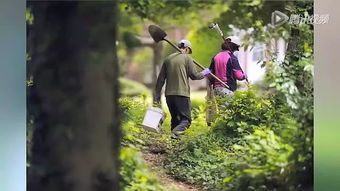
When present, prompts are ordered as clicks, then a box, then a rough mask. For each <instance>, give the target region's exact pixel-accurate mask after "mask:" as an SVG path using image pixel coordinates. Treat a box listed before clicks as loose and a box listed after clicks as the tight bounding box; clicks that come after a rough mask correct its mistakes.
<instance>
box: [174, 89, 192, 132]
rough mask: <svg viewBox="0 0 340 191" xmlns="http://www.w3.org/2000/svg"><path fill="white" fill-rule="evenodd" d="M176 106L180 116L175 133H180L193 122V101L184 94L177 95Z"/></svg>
mask: <svg viewBox="0 0 340 191" xmlns="http://www.w3.org/2000/svg"><path fill="white" fill-rule="evenodd" d="M175 103H176V108H177V114H178V115H179V117H180V122H179V124H178V125H177V126H176V127H175V128H174V129H173V131H172V132H173V133H174V134H176V135H180V134H183V133H184V130H186V129H187V128H189V126H190V124H191V103H190V98H188V97H184V96H176V100H175Z"/></svg>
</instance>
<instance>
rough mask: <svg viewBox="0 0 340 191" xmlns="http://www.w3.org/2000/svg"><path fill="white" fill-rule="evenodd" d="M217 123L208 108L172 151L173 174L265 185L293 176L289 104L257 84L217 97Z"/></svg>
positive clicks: (228, 184) (215, 183)
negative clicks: (208, 118)
mask: <svg viewBox="0 0 340 191" xmlns="http://www.w3.org/2000/svg"><path fill="white" fill-rule="evenodd" d="M218 103H219V106H220V107H219V108H220V109H219V113H218V116H217V120H216V122H215V123H214V124H213V127H212V128H211V129H210V127H208V126H206V125H205V121H204V111H203V110H200V113H199V114H198V117H197V119H195V121H194V122H193V124H192V126H191V128H189V129H188V130H187V131H186V135H184V136H183V137H182V139H181V140H180V141H179V143H177V144H176V145H177V146H176V147H174V149H173V150H172V151H171V152H169V153H168V157H167V160H166V168H167V169H168V171H169V174H171V175H172V176H174V177H176V178H178V179H180V180H184V181H188V182H191V183H195V184H198V185H201V187H202V189H203V190H219V191H220V190H261V189H262V190H265V188H278V187H280V186H284V183H286V182H290V181H291V179H292V178H290V177H289V176H288V174H289V172H290V169H291V168H292V164H293V162H292V161H291V159H290V157H291V155H292V153H293V151H294V148H293V146H292V145H291V142H293V139H294V135H295V133H296V122H295V121H294V120H293V119H292V117H291V114H290V110H289V109H288V108H287V106H286V105H285V104H284V103H282V102H280V100H276V99H275V98H273V97H268V98H263V97H258V96H256V95H255V93H254V92H253V90H250V91H246V92H236V93H235V96H234V97H233V98H232V99H227V98H225V99H219V100H218Z"/></svg>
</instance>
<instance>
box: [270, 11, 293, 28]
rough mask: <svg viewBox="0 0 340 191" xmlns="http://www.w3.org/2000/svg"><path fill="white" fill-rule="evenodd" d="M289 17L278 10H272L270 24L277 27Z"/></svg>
mask: <svg viewBox="0 0 340 191" xmlns="http://www.w3.org/2000/svg"><path fill="white" fill-rule="evenodd" d="M288 19H289V17H288V16H287V15H285V14H284V13H282V12H280V11H274V12H273V13H272V25H273V26H274V27H278V26H281V25H283V24H284V23H286V22H287V21H288Z"/></svg>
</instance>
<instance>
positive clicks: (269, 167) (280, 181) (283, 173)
mask: <svg viewBox="0 0 340 191" xmlns="http://www.w3.org/2000/svg"><path fill="white" fill-rule="evenodd" d="M244 139H245V144H244V145H237V144H235V145H234V146H233V148H234V149H235V150H236V151H237V152H239V154H238V156H239V158H238V161H237V163H236V164H235V167H234V168H235V171H232V173H231V175H230V176H228V177H226V178H224V180H223V181H224V184H225V187H224V189H223V190H294V189H295V188H294V186H293V185H290V184H289V183H290V180H291V178H290V174H289V172H290V171H291V168H292V165H291V164H292V161H291V160H290V157H291V155H292V153H293V151H294V149H293V147H292V146H291V145H290V144H285V143H284V142H283V140H282V139H281V138H280V137H279V136H277V135H275V133H274V132H273V131H272V130H270V129H268V128H263V129H261V130H260V129H256V130H255V131H254V133H252V134H251V135H247V136H245V137H244ZM290 186H291V187H290Z"/></svg>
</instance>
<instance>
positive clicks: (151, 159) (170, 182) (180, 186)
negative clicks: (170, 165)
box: [143, 151, 198, 191]
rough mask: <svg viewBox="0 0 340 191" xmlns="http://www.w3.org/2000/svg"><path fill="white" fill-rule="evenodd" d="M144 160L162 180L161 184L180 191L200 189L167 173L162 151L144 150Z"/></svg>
mask: <svg viewBox="0 0 340 191" xmlns="http://www.w3.org/2000/svg"><path fill="white" fill-rule="evenodd" d="M143 157H144V160H145V161H146V164H147V165H148V166H149V167H150V169H151V170H152V171H153V173H154V174H155V175H157V177H158V178H159V180H160V181H161V184H162V185H164V186H165V187H167V188H173V189H174V190H178V191H198V189H197V188H196V187H195V186H194V185H192V184H189V183H185V182H182V181H179V180H176V179H174V178H173V177H171V176H170V175H168V174H166V172H165V169H164V168H163V166H164V157H165V156H164V154H162V153H152V152H149V151H144V152H143Z"/></svg>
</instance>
